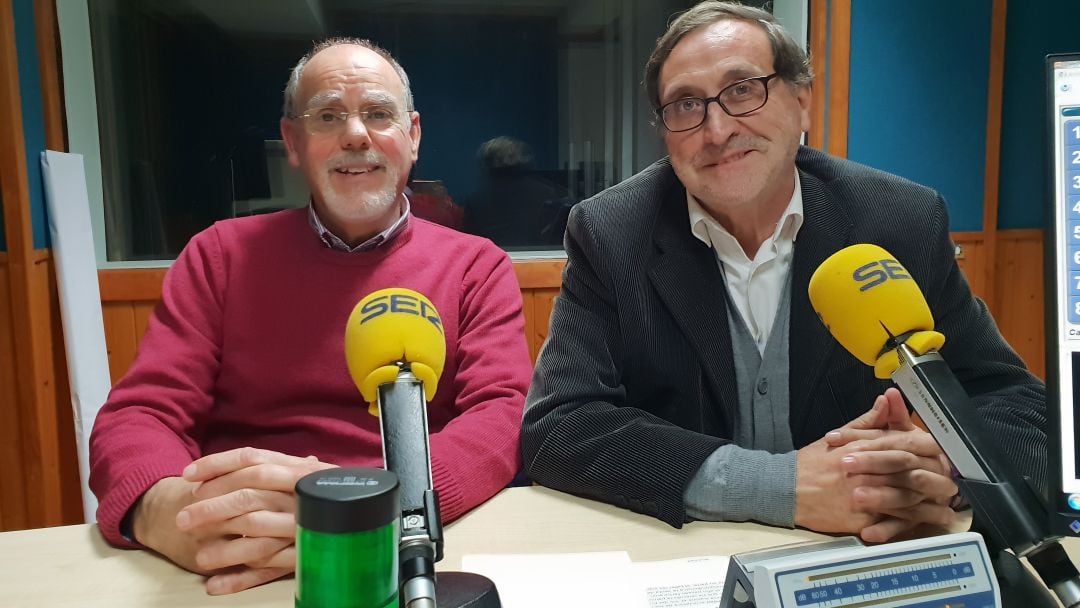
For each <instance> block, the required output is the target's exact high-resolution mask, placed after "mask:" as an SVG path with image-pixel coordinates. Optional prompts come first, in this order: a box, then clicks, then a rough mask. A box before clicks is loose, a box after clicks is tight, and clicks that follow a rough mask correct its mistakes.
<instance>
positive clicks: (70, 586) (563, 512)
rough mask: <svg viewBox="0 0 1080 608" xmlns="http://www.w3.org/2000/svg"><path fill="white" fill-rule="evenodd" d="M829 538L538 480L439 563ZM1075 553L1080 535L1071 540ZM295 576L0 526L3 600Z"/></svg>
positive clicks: (278, 596) (181, 595)
mask: <svg viewBox="0 0 1080 608" xmlns="http://www.w3.org/2000/svg"><path fill="white" fill-rule="evenodd" d="M821 538H825V537H824V536H822V535H820V534H816V533H814V532H808V531H805V530H785V529H782V528H773V527H769V526H762V525H758V524H750V523H704V522H695V523H692V524H688V525H686V526H685V527H684V528H683V529H681V530H676V529H674V528H671V527H669V526H668V525H666V524H664V523H661V522H660V521H658V520H656V519H652V518H650V517H646V516H644V515H639V514H637V513H632V512H630V511H625V510H622V509H618V508H616V507H612V506H610V505H606V504H602V503H598V502H594V501H589V500H585V499H581V498H577V497H574V496H570V495H568V494H563V493H561V492H556V491H554V490H549V489H547V488H541V487H529V488H510V489H507V490H503V491H502V492H501V493H499V495H498V496H496V497H495V498H494V499H492V500H491V501H490V502H488V503H487V504H485V505H483V506H481V507H479V508H477V509H476V510H474V511H472V512H471V513H469V514H467V515H466V516H464V517H462V518H461V519H460V520H458V521H456V522H454V523H453V524H451V525H449V526H447V528H446V556H445V559H443V561H442V562H440V563H439V569H444V570H455V569H458V568H460V566H461V557H462V556H463V555H467V554H472V553H570V552H579V551H620V550H624V551H627V552H629V554H630V557H631V559H633V560H634V561H646V560H661V559H672V558H677V557H690V556H694V555H716V554H722V555H730V554H732V553H739V552H741V551H747V550H750V549H756V548H761V547H768V546H774V545H780V544H784V543H790V542H796V541H802V540H814V539H821ZM1066 548H1067V550H1068V551H1069V553H1070V555H1071V556H1072V557H1073V559H1074V561H1075V560H1077V559H1080V543H1075V542H1068V543H1066ZM295 584H296V583H295V581H294V580H293V579H291V578H290V579H286V580H281V581H276V582H273V583H270V584H268V585H264V586H262V587H257V588H255V589H250V590H248V591H244V592H241V593H237V594H233V595H228V596H219V597H211V596H208V595H206V594H205V591H204V589H203V585H202V577H200V576H198V575H195V574H191V573H190V572H185V571H183V570H181V569H180V568H177V567H176V566H174V565H172V564H170V563H168V562H166V561H165V560H163V559H161V558H158V557H156V556H154V555H151V554H149V553H147V552H145V551H124V550H119V549H114V548H112V547H110V546H108V545H107V544H105V541H104V540H102V538H101V534H100V533H99V532H98V530H97V527H96V526H94V525H80V526H65V527H59V528H45V529H40V530H26V531H21V532H6V533H3V534H0V605H2V606H18V607H19V608H29V607H36V606H47V607H49V608H52V607H76V606H78V607H80V608H83V607H98V606H100V607H103V608H104V607H108V608H125V607H133V608H134V607H139V608H192V607H194V606H260V607H262V606H269V607H277V606H280V607H282V608H286V607H291V606H292V605H293V592H294V589H295Z"/></svg>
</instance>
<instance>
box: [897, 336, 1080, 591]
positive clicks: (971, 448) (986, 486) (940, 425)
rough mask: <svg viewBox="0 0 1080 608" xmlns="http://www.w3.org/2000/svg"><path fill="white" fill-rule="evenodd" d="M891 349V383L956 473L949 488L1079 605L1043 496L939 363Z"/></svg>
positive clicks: (933, 357)
mask: <svg viewBox="0 0 1080 608" xmlns="http://www.w3.org/2000/svg"><path fill="white" fill-rule="evenodd" d="M890 346H891V345H890ZM895 348H896V350H897V355H898V358H899V363H900V366H899V368H897V369H896V371H894V372H893V374H892V378H893V381H894V382H895V383H896V385H897V387H899V389H900V392H901V393H903V395H904V397H905V398H907V400H908V402H910V403H911V405H912V407H914V408H915V411H916V412H918V413H919V415H920V416H921V417H922V419H923V422H925V423H926V425H927V428H928V429H929V430H930V433H931V434H932V435H933V437H934V439H935V440H936V441H937V442H938V444H939V445H940V446H941V449H942V451H944V452H945V455H946V456H948V458H949V460H950V461H952V463H953V466H954V467H956V470H957V471H958V472H959V478H958V479H957V480H956V483H957V485H958V486H959V487H960V492H961V494H962V495H963V496H964V498H966V499H967V500H968V502H970V503H971V506H972V509H973V510H974V512H975V515H976V517H977V521H979V522H980V523H981V524H982V525H983V526H985V527H986V530H985V532H986V534H987V535H988V538H987V541H988V543H989V544H991V545H996V547H997V549H998V550H1001V549H1012V551H1013V552H1014V553H1015V554H1016V556H1017V557H1027V558H1028V561H1029V563H1030V564H1031V565H1032V567H1033V568H1034V569H1035V571H1036V572H1037V573H1038V574H1039V576H1040V577H1041V578H1042V580H1043V582H1044V583H1045V584H1046V586H1047V587H1048V588H1050V589H1051V590H1052V591H1053V592H1054V594H1055V595H1057V597H1058V599H1059V600H1060V601H1061V603H1062V604H1063V605H1064V606H1065V608H1077V607H1080V575H1078V573H1077V570H1076V567H1075V566H1074V565H1073V563H1072V562H1071V561H1070V560H1069V557H1068V555H1066V554H1065V550H1064V549H1063V548H1062V547H1061V544H1060V543H1059V542H1058V541H1059V538H1058V537H1055V536H1052V535H1050V534H1049V533H1048V521H1049V518H1048V512H1047V509H1046V505H1045V503H1044V501H1043V499H1042V498H1041V497H1040V495H1039V492H1038V491H1037V490H1036V489H1035V488H1033V487H1032V485H1031V483H1030V481H1029V480H1027V479H1025V478H1022V477H1021V476H1020V474H1019V473H1018V472H1017V471H1016V470H1015V468H1014V467H1013V465H1012V463H1011V462H1009V461H1008V460H1007V459H1005V458H1004V457H1003V456H1002V454H1001V451H1000V450H999V449H996V448H995V446H994V443H993V441H992V440H991V438H990V437H989V436H988V434H987V431H986V429H985V427H984V426H983V422H982V420H981V418H980V417H979V414H978V412H977V411H976V409H975V408H974V406H973V405H972V403H971V399H970V398H969V397H968V395H967V392H966V391H964V388H963V386H961V385H960V382H959V381H958V380H957V379H956V376H955V375H953V373H952V371H951V370H950V369H949V367H948V365H947V364H946V363H945V360H944V359H942V357H941V355H940V354H939V353H937V352H936V351H930V352H927V353H925V354H920V353H918V352H916V351H915V350H913V349H912V348H911V347H910V346H908V345H907V344H905V343H902V342H901V343H899V344H897V345H896V347H895ZM1021 574H1022V572H1021ZM1028 599H1029V600H1034V599H1035V598H1028ZM1027 605H1028V606H1033V604H1031V603H1028V604H1027Z"/></svg>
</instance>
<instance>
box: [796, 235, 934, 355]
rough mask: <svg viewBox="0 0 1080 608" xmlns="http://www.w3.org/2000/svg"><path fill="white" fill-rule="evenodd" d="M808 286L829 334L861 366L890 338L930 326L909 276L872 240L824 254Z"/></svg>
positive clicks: (923, 302) (927, 311)
mask: <svg viewBox="0 0 1080 608" xmlns="http://www.w3.org/2000/svg"><path fill="white" fill-rule="evenodd" d="M808 291H809V293H810V305H811V306H813V308H814V310H815V311H816V312H817V314H818V317H820V318H821V321H822V322H823V323H824V324H825V326H826V327H827V328H828V329H829V333H831V334H832V335H833V337H834V338H836V340H837V342H839V343H840V344H841V345H842V346H843V347H844V348H846V349H847V350H848V352H850V353H851V354H852V355H854V356H855V358H856V359H858V360H859V361H862V362H863V363H865V364H867V365H874V364H875V363H876V362H877V360H878V358H879V356H880V355H881V354H882V350H884V349H885V347H886V343H887V342H888V341H889V338H890V337H895V336H900V335H902V334H905V333H908V332H916V331H931V330H933V329H934V318H933V316H932V315H931V314H930V307H929V306H928V305H927V303H926V298H924V297H923V294H922V291H920V290H919V286H918V285H917V284H916V283H915V280H914V279H912V278H911V275H910V274H909V273H908V271H907V269H905V268H904V267H903V266H902V265H901V264H900V262H898V261H896V258H894V257H893V256H892V254H890V253H889V252H888V251H885V250H884V249H882V248H881V247H878V246H877V245H869V244H859V245H852V246H850V247H845V248H844V249H841V250H840V251H838V252H836V253H834V254H833V255H831V256H829V258H828V259H827V260H825V261H824V262H822V263H821V266H819V267H818V269H817V270H815V271H814V275H813V276H812V277H811V278H810V287H809V290H808ZM938 335H940V334H938ZM939 346H940V344H939Z"/></svg>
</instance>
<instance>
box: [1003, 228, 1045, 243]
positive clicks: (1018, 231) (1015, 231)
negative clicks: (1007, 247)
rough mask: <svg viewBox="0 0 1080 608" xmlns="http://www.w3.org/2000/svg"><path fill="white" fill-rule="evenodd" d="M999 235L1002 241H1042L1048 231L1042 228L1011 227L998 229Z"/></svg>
mask: <svg viewBox="0 0 1080 608" xmlns="http://www.w3.org/2000/svg"><path fill="white" fill-rule="evenodd" d="M997 236H998V240H1000V241H1004V240H1010V241H1042V240H1043V238H1045V236H1046V231H1045V230H1043V229H1042V228H1011V229H1009V230H998V231H997Z"/></svg>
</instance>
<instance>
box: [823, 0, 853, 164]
mask: <svg viewBox="0 0 1080 608" xmlns="http://www.w3.org/2000/svg"><path fill="white" fill-rule="evenodd" d="M831 9H832V10H831V11H830V15H829V29H830V32H831V34H830V36H829V67H828V70H829V95H828V97H829V116H828V119H827V120H828V132H829V139H828V142H829V144H828V152H829V154H832V155H833V156H839V157H841V158H847V148H848V95H849V93H850V89H851V86H850V72H851V0H832V7H831Z"/></svg>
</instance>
